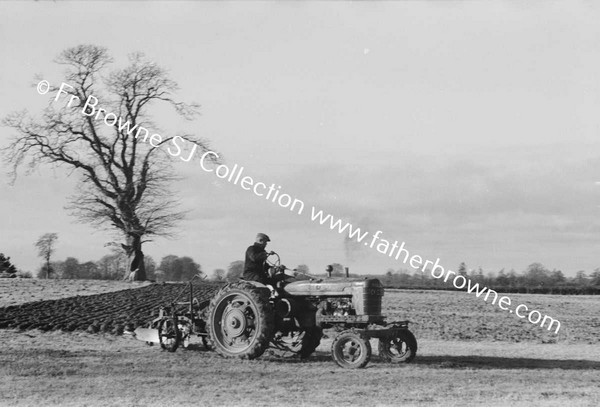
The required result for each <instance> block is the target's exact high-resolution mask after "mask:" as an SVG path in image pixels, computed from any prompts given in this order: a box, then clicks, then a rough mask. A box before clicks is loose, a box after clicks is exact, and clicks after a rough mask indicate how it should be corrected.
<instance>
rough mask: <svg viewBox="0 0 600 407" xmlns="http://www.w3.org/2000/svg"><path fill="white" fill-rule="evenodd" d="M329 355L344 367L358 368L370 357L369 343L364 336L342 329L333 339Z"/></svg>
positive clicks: (365, 363)
mask: <svg viewBox="0 0 600 407" xmlns="http://www.w3.org/2000/svg"><path fill="white" fill-rule="evenodd" d="M331 356H332V357H333V360H335V363H337V364H338V365H339V366H341V367H343V368H345V369H360V368H363V367H365V366H366V365H367V363H369V360H370V359H371V344H370V343H369V340H368V339H367V338H365V337H364V336H362V335H360V334H358V333H356V332H354V331H352V330H348V331H343V332H342V333H340V334H339V335H338V336H336V337H335V339H334V340H333V344H332V345H331Z"/></svg>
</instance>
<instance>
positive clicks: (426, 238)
mask: <svg viewBox="0 0 600 407" xmlns="http://www.w3.org/2000/svg"><path fill="white" fill-rule="evenodd" d="M598 21H600V7H599V6H598V5H597V4H596V3H593V2H574V1H571V2H500V1H498V2H477V3H476V2H452V1H448V2H395V3H392V2H381V3H373V2H352V3H343V2H331V3H316V2H286V3H274V2H268V3H236V2H227V3H208V2H197V3H192V2H181V3H174V2H160V1H152V2H81V3H64V2H30V3H26V2H0V55H1V61H2V62H1V63H0V94H1V95H2V96H1V97H0V114H1V115H2V116H5V115H6V114H7V113H9V112H11V111H14V110H20V109H24V108H27V109H28V110H29V111H30V112H32V113H36V114H37V113H39V112H40V111H41V109H42V107H43V106H44V104H45V103H46V99H44V97H42V96H40V95H38V93H37V92H36V90H35V88H33V87H31V84H32V83H34V76H35V75H36V74H41V75H42V77H43V78H45V79H47V80H49V81H50V82H51V83H57V82H60V79H61V76H60V73H61V70H60V69H61V68H60V67H59V66H57V65H56V64H55V63H53V59H54V58H55V57H56V56H57V55H58V54H59V53H60V52H61V51H62V50H63V49H65V48H67V47H70V46H75V45H78V44H82V43H92V44H97V45H100V46H105V47H107V48H108V49H109V51H110V53H111V55H112V56H113V57H114V59H115V63H114V65H115V68H117V67H122V66H124V65H126V63H127V54H128V53H130V52H133V51H142V52H144V53H145V54H146V56H147V57H148V58H149V59H151V60H154V61H156V62H157V63H159V64H160V65H161V66H163V67H165V68H167V69H168V70H169V71H170V73H171V77H172V78H173V79H174V80H175V81H177V82H178V84H179V86H180V91H179V93H178V97H179V98H180V99H181V100H184V101H188V102H192V101H195V102H198V103H199V104H200V105H201V116H200V117H199V118H198V119H196V120H195V121H194V122H191V123H190V122H183V121H181V120H178V119H177V118H176V116H175V115H174V114H173V113H172V112H170V111H167V110H165V111H162V110H160V111H158V112H157V114H156V117H155V118H154V120H155V122H156V123H157V125H158V126H159V128H158V129H156V131H158V132H160V133H161V134H163V135H165V136H170V135H174V134H176V133H178V132H181V131H192V132H194V133H195V134H196V135H198V136H200V137H206V138H208V139H209V140H210V141H211V145H212V146H213V147H214V148H215V149H216V150H218V151H219V152H220V153H222V154H223V155H224V157H225V163H226V165H228V166H230V167H232V166H233V165H234V164H238V166H244V168H245V171H246V173H247V174H248V175H251V176H252V177H253V178H254V179H255V180H257V181H261V182H264V183H265V184H267V185H270V184H271V183H274V184H276V185H279V186H281V191H282V192H285V193H287V194H289V195H291V196H293V197H296V198H297V199H300V200H302V201H303V202H304V203H305V205H306V208H305V211H304V213H303V214H301V215H298V214H295V213H293V212H290V211H289V210H286V209H284V208H281V207H279V205H277V204H275V203H272V202H269V201H266V200H264V199H263V198H260V197H257V196H255V195H254V194H253V193H251V192H249V191H245V190H243V189H241V188H240V187H239V186H236V185H232V184H230V183H227V182H223V181H222V180H219V179H218V178H217V177H215V176H214V175H213V174H209V173H207V172H205V171H203V170H202V168H201V167H200V164H199V163H198V162H190V163H181V164H178V165H177V168H176V170H177V171H178V173H179V174H181V175H182V176H183V177H184V181H182V182H180V183H178V184H176V185H173V189H174V191H175V192H176V193H177V194H178V196H179V197H180V198H181V199H182V203H183V208H184V209H189V210H190V212H189V215H188V217H187V219H186V221H184V222H183V223H181V228H180V233H179V238H178V239H175V240H166V239H157V240H155V241H154V242H152V243H149V244H147V245H146V247H145V252H146V254H147V255H151V256H152V257H154V258H155V260H157V261H159V260H160V258H161V257H162V256H164V255H167V254H176V255H188V256H191V257H193V258H194V259H195V260H196V261H197V262H198V263H200V264H201V265H202V267H203V270H204V271H205V272H208V273H210V272H212V270H214V269H215V268H226V266H227V265H228V264H229V263H230V262H231V261H234V260H238V259H243V253H244V251H245V249H246V247H247V246H248V245H249V244H251V243H252V241H253V239H254V236H255V234H256V233H257V232H264V233H267V234H269V235H270V236H271V239H272V242H271V243H270V245H269V246H268V248H270V249H272V250H275V251H277V252H279V253H280V254H281V256H282V260H283V262H284V263H285V264H286V265H288V266H290V267H295V266H297V265H298V264H307V265H308V266H309V267H310V269H311V270H313V271H318V272H321V271H323V270H324V267H325V266H326V265H327V264H329V263H333V262H338V263H342V264H344V265H346V266H349V267H350V269H351V271H355V272H361V273H383V272H385V271H386V270H387V269H388V268H393V269H399V268H407V266H405V265H403V264H402V263H400V262H399V261H396V260H394V259H390V258H389V257H387V256H385V255H382V254H380V253H378V252H377V251H376V250H375V248H369V247H367V246H364V245H362V244H357V243H352V242H347V241H346V240H345V238H344V236H343V235H341V234H339V233H337V232H335V231H331V230H329V229H328V228H326V227H324V226H321V225H318V224H317V223H315V222H313V221H311V219H310V208H311V207H313V206H314V207H316V208H318V209H322V210H324V211H326V212H328V213H330V214H332V215H333V216H335V217H336V218H342V219H344V221H348V222H351V223H352V224H353V225H354V226H360V227H361V228H362V229H363V230H365V231H369V232H370V233H374V232H376V231H377V230H381V231H382V235H381V236H382V238H385V239H387V240H389V241H390V242H393V241H395V240H397V241H399V242H402V241H404V242H405V243H406V246H405V247H406V248H407V249H408V250H409V251H410V252H411V254H413V253H414V254H419V255H421V256H423V257H425V258H428V259H432V260H435V259H436V258H438V257H439V258H440V260H441V264H442V265H444V266H445V267H447V268H450V269H454V270H456V269H457V267H458V264H459V263H460V262H462V261H464V262H465V263H466V264H467V266H468V267H469V268H477V267H480V266H481V267H482V268H483V269H484V270H485V271H486V272H488V271H493V272H497V271H498V270H500V269H501V268H505V269H506V270H510V269H511V268H514V269H515V270H517V271H521V270H523V269H525V268H526V267H527V265H529V264H530V263H533V262H541V263H542V264H544V265H545V266H546V267H548V268H550V269H553V268H558V269H562V270H563V271H564V272H565V274H567V275H573V274H574V273H575V272H576V271H577V270H581V269H583V270H586V271H588V272H591V271H592V270H593V269H594V268H597V267H600V256H599V253H600V115H599V114H598V112H600V80H599V78H600V77H599V75H598V72H600V47H599V44H600V25H599V24H598ZM11 135H13V133H12V131H11V130H10V129H8V128H5V127H4V128H0V147H4V146H6V144H7V142H8V140H9V139H10V137H11ZM6 170H7V168H3V171H2V174H1V175H0V187H1V189H0V211H1V213H2V214H3V216H2V222H0V252H4V253H5V254H7V255H9V256H11V258H12V259H13V261H14V263H15V264H16V265H17V267H19V268H22V269H24V270H30V271H32V272H35V271H36V270H37V268H38V267H39V264H40V262H41V260H40V259H39V258H37V257H36V253H35V250H34V246H33V244H34V242H35V241H36V239H37V238H38V237H39V236H40V235H41V234H43V233H47V232H56V233H58V234H59V241H58V251H57V254H56V258H57V259H64V258H66V257H67V256H73V257H77V258H78V259H79V260H80V261H87V260H98V259H99V258H100V257H101V256H102V255H104V254H106V253H108V250H107V249H106V248H105V247H104V244H105V243H106V242H108V241H111V240H113V238H112V237H111V236H110V235H109V234H106V233H104V232H99V231H95V230H93V229H92V228H90V227H89V226H86V225H81V224H76V223H74V219H73V218H71V217H69V216H68V215H67V214H66V212H65V210H64V209H63V207H64V206H65V205H66V204H67V197H68V196H69V195H70V194H72V193H73V192H74V185H75V179H76V178H75V175H73V176H72V177H70V178H67V177H65V174H64V173H63V172H62V171H52V170H51V169H49V168H47V167H40V168H39V169H38V170H37V171H35V172H34V173H33V174H31V175H29V176H25V175H24V174H22V175H21V176H20V177H19V178H18V179H17V182H16V183H15V184H14V186H11V185H9V179H8V177H7V176H6V175H5V172H6Z"/></svg>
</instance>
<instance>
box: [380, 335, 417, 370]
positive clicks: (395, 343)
mask: <svg viewBox="0 0 600 407" xmlns="http://www.w3.org/2000/svg"><path fill="white" fill-rule="evenodd" d="M416 355H417V340H416V338H415V336H414V335H413V334H412V332H410V331H409V330H408V329H405V330H402V331H398V333H397V334H395V335H393V336H389V337H387V338H380V339H379V356H380V357H381V358H382V359H384V360H386V361H388V362H392V363H402V362H404V363H408V362H410V361H411V360H413V359H414V358H415V356H416Z"/></svg>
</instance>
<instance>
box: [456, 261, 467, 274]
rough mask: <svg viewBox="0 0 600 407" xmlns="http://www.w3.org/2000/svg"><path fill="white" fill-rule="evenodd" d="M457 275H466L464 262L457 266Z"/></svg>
mask: <svg viewBox="0 0 600 407" xmlns="http://www.w3.org/2000/svg"><path fill="white" fill-rule="evenodd" d="M458 275H459V276H463V277H467V265H466V264H465V262H462V263H460V265H459V266H458Z"/></svg>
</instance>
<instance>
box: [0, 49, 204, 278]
mask: <svg viewBox="0 0 600 407" xmlns="http://www.w3.org/2000/svg"><path fill="white" fill-rule="evenodd" d="M56 62H57V63H59V64H62V65H64V66H65V67H66V70H65V82H63V83H62V84H61V85H60V86H53V85H50V84H49V83H48V82H45V85H46V86H45V88H44V84H42V83H43V82H44V81H41V82H40V84H42V88H41V90H40V86H38V92H39V93H42V94H45V93H51V95H52V96H53V98H52V99H51V100H50V101H49V106H48V108H46V109H45V111H44V114H43V116H42V117H41V118H40V119H33V118H31V117H30V116H29V115H28V114H27V112H26V111H23V112H16V113H13V114H10V115H8V116H7V117H6V118H5V119H4V120H3V123H4V124H5V125H7V126H9V127H12V128H13V129H15V130H16V131H17V136H15V138H14V139H13V141H12V143H11V144H10V145H9V146H8V147H7V148H6V149H4V155H5V160H6V162H7V163H9V164H10V165H11V166H12V174H13V177H16V174H17V168H18V167H19V166H20V165H21V164H23V163H24V162H26V161H27V162H28V163H29V164H30V166H31V167H35V166H37V165H39V164H50V165H57V166H64V167H66V168H67V169H68V170H70V173H75V174H77V175H78V176H79V180H80V185H79V187H78V188H77V192H76V193H75V195H74V196H72V197H71V205H70V207H69V209H70V210H71V213H72V214H74V215H76V216H77V217H78V218H79V220H80V221H82V222H86V223H91V224H93V225H95V226H100V227H104V228H107V229H109V230H113V231H116V232H118V234H119V235H120V236H122V237H124V239H125V242H124V243H123V244H122V247H123V249H124V250H125V252H126V253H127V255H128V257H129V259H130V264H131V265H130V267H129V270H128V272H127V274H131V276H132V277H133V278H134V279H136V280H145V279H146V273H145V266H144V253H143V251H142V244H143V243H144V242H147V241H148V240H144V239H147V238H148V237H151V236H167V237H168V236H172V234H173V231H174V226H175V225H176V223H177V221H179V220H181V219H182V218H183V212H181V211H180V210H178V209H177V207H178V201H177V200H176V199H173V194H172V193H171V191H170V189H169V186H170V184H171V183H172V181H173V180H175V179H176V178H177V177H175V175H174V172H173V167H172V165H173V162H174V161H175V160H177V161H178V160H179V159H181V160H183V161H189V160H190V159H191V158H192V157H193V156H194V154H196V157H198V156H199V155H200V154H201V153H204V152H207V151H209V150H208V145H207V142H206V141H204V140H201V139H198V138H195V137H194V136H191V135H175V136H171V137H166V138H165V137H162V136H161V135H159V134H152V136H150V137H149V135H150V132H149V131H148V129H152V128H154V129H156V126H155V125H154V124H153V122H152V121H151V120H150V113H151V112H150V108H151V107H152V108H153V106H155V105H158V106H159V105H161V104H166V105H170V106H171V107H173V108H175V110H176V111H177V113H179V114H180V115H181V116H182V117H184V118H185V119H191V118H193V117H194V116H195V114H197V113H198V106H197V105H195V104H185V103H181V102H178V101H176V100H174V99H173V93H174V92H175V91H176V90H177V84H176V83H175V82H173V81H172V80H171V79H169V77H168V75H167V73H166V72H165V70H163V69H162V68H160V67H159V66H157V65H156V64H154V63H152V62H149V61H147V60H146V59H145V58H144V56H143V55H142V54H140V53H137V54H133V55H131V56H130V63H129V65H128V66H127V67H125V68H124V69H119V70H116V71H112V72H111V73H107V72H106V70H107V69H108V67H109V65H110V64H111V63H112V58H111V57H110V56H109V55H108V53H107V50H106V49H105V48H102V47H98V46H94V45H80V46H77V47H73V48H68V49H66V50H65V51H63V52H62V53H61V54H60V56H59V57H58V59H57V60H56ZM55 105H57V106H59V107H60V108H54V106H55ZM153 112H155V110H153ZM207 158H208V159H212V160H213V161H215V160H214V159H215V155H213V154H210V155H208V157H207ZM13 179H14V178H13Z"/></svg>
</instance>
